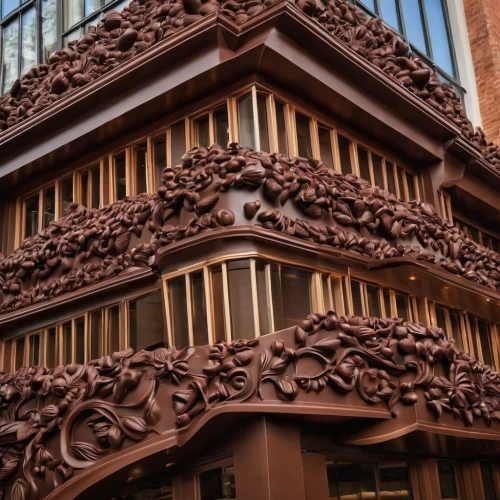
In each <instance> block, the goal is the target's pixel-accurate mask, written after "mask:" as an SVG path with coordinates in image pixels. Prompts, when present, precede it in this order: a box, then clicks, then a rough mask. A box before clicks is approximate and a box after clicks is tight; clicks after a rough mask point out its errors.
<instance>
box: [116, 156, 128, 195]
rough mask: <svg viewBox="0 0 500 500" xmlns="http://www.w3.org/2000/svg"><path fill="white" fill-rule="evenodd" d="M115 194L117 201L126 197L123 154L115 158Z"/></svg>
mask: <svg viewBox="0 0 500 500" xmlns="http://www.w3.org/2000/svg"><path fill="white" fill-rule="evenodd" d="M114 160H115V193H116V199H117V200H123V198H125V196H127V178H126V165H125V152H123V153H120V154H118V155H116V156H115V158H114Z"/></svg>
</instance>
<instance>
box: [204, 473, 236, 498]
mask: <svg viewBox="0 0 500 500" xmlns="http://www.w3.org/2000/svg"><path fill="white" fill-rule="evenodd" d="M199 485H200V500H236V485H235V479H234V467H221V468H219V469H212V470H207V471H205V472H202V473H201V474H200V475H199Z"/></svg>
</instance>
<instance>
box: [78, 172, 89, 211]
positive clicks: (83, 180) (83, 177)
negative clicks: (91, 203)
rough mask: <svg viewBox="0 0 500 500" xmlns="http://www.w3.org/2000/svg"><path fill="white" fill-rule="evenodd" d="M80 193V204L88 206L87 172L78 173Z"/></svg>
mask: <svg viewBox="0 0 500 500" xmlns="http://www.w3.org/2000/svg"><path fill="white" fill-rule="evenodd" d="M80 194H81V204H82V205H83V206H84V207H88V194H89V174H88V172H82V173H81V174H80Z"/></svg>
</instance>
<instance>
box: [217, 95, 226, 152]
mask: <svg viewBox="0 0 500 500" xmlns="http://www.w3.org/2000/svg"><path fill="white" fill-rule="evenodd" d="M214 121H215V142H216V143H217V144H218V145H219V146H221V147H223V148H227V147H228V145H229V116H228V114H227V106H226V105H224V106H221V107H220V108H218V109H216V110H215V111H214Z"/></svg>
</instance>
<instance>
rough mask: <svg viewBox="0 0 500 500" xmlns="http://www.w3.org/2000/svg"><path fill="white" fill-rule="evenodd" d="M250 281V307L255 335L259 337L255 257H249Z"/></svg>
mask: <svg viewBox="0 0 500 500" xmlns="http://www.w3.org/2000/svg"><path fill="white" fill-rule="evenodd" d="M250 283H251V287H252V308H253V322H254V330H255V336H256V337H260V321H259V299H258V292H257V269H256V263H255V259H250Z"/></svg>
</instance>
